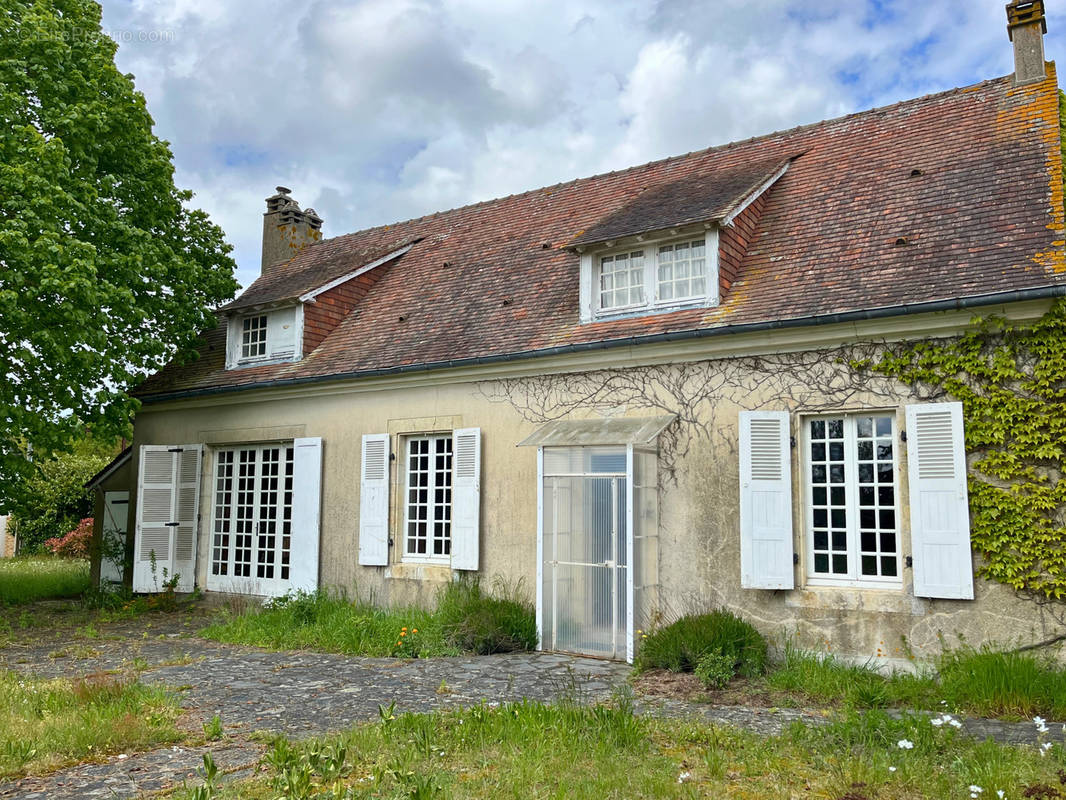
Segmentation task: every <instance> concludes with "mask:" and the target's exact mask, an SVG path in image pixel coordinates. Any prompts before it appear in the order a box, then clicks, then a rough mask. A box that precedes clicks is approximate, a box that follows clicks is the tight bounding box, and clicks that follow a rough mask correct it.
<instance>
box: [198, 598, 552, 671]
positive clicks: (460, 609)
mask: <svg viewBox="0 0 1066 800" xmlns="http://www.w3.org/2000/svg"><path fill="white" fill-rule="evenodd" d="M501 595H502V596H501ZM201 634H202V635H203V636H205V637H207V638H209V639H215V640H217V641H220V642H230V643H234V644H250V645H256V646H259V647H269V648H273V649H277V650H292V649H312V650H326V651H329V652H335V653H347V654H350V655H364V656H399V657H405V658H427V657H430V656H446V655H459V654H460V653H463V652H474V653H485V654H487V653H498V652H509V651H512V650H527V649H532V648H533V647H534V646H535V645H536V620H535V615H534V612H533V606H532V604H530V603H528V602H526V601H524V600H522V599H520V589H516V590H514V591H512V592H504V591H502V590H498V591H497V595H496V596H493V595H491V594H489V593H488V592H486V591H484V590H483V589H482V587H481V585H480V583H478V582H477V581H469V582H459V583H452V584H448V586H446V587H445V588H444V589H443V590H442V592H441V594H440V597H439V598H438V605H437V610H436V611H433V612H431V611H427V610H425V609H421V608H393V609H388V608H380V607H378V606H375V605H373V604H371V603H366V602H361V601H354V602H353V601H350V600H348V599H347V598H346V597H344V596H343V595H340V594H337V593H331V592H327V591H319V592H316V593H314V594H308V593H298V594H294V595H288V596H286V597H283V598H279V599H277V600H275V601H272V602H271V603H269V604H268V605H267V606H266V607H264V608H261V609H246V610H243V611H240V612H236V613H233V612H231V613H229V614H228V615H227V616H226V617H225V618H224V619H223V621H222V622H220V623H218V624H215V625H212V626H210V627H208V628H206V629H204V630H203V631H202V632H201Z"/></svg>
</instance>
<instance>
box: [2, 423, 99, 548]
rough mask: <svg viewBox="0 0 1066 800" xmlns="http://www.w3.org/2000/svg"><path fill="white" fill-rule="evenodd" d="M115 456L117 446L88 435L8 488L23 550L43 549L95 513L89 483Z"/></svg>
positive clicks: (9, 508)
mask: <svg viewBox="0 0 1066 800" xmlns="http://www.w3.org/2000/svg"><path fill="white" fill-rule="evenodd" d="M114 455H115V447H114V445H112V444H110V443H101V442H97V441H95V440H93V439H90V438H85V439H83V440H82V441H80V442H77V443H76V444H75V445H74V449H73V451H72V452H70V453H62V454H60V455H58V456H56V457H55V458H52V459H49V460H47V461H41V462H39V463H37V464H36V465H35V467H36V472H35V474H34V475H32V476H31V477H29V478H26V479H24V480H20V481H18V482H17V483H16V484H15V485H13V486H8V487H6V489H5V494H6V496H7V498H8V502H7V509H8V510H9V511H10V512H11V515H12V518H13V522H14V525H15V528H16V530H17V532H18V539H19V548H20V552H22V553H36V552H40V551H41V550H43V549H44V543H45V540H46V539H55V538H61V537H63V536H64V535H66V534H67V533H68V532H70V531H72V530H73V529H74V528H75V527H76V526H77V524H78V522H79V520H82V519H84V518H86V517H89V516H92V513H93V503H92V493H91V491H90V490H89V489H86V488H85V482H86V481H87V480H89V479H90V478H91V477H92V476H93V475H95V474H96V473H97V472H98V471H99V470H100V469H101V468H102V467H103V466H104V465H105V464H107V462H108V461H110V460H111V458H112V457H113V456H114ZM9 524H11V523H9Z"/></svg>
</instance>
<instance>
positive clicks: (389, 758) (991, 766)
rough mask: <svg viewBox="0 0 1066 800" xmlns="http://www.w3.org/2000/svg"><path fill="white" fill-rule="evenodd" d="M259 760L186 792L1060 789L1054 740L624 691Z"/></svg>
mask: <svg viewBox="0 0 1066 800" xmlns="http://www.w3.org/2000/svg"><path fill="white" fill-rule="evenodd" d="M900 742H906V743H909V744H912V745H913V747H911V748H910V749H907V748H906V747H900ZM264 763H265V765H266V774H261V775H259V776H257V777H254V778H252V779H246V780H243V781H238V782H235V783H231V784H227V785H226V786H222V787H211V788H210V789H207V790H204V789H203V787H196V789H195V790H189V791H188V792H186V793H185V796H186V797H188V798H194V797H195V798H199V799H201V800H202V799H203V798H211V797H217V798H228V799H229V800H253V799H254V800H260V798H261V799H262V800H267V798H276V797H279V796H281V797H286V798H290V799H291V800H302V799H303V798H310V797H333V798H370V797H389V798H401V797H403V798H493V799H494V800H495V798H500V797H523V798H526V797H529V798H568V800H569V799H571V798H573V799H574V800H584V799H585V798H588V799H589V800H591V799H592V798H596V800H599V799H600V798H604V797H626V798H652V797H654V798H695V797H715V798H718V797H723V798H725V797H730V798H790V797H822V798H832V799H833V800H843V798H847V800H875V799H877V798H884V799H885V800H887V799H888V798H893V799H900V800H917V799H918V798H936V800H956V798H957V799H958V800H968V798H969V797H970V793H971V790H970V788H969V787H970V786H971V785H977V786H980V787H981V789H982V790H983V793H982V796H984V797H991V798H995V797H996V796H997V795H996V792H997V790H1002V791H1003V792H1004V793H1005V795H1006V796H1008V797H1011V798H1016V797H1021V796H1023V793H1024V792H1025V791H1026V790H1027V789H1031V788H1032V787H1036V786H1038V785H1046V786H1052V785H1054V786H1056V787H1057V786H1058V785H1059V778H1058V776H1057V774H1056V772H1057V770H1059V769H1062V768H1063V765H1064V763H1066V761H1064V754H1063V750H1062V747H1061V746H1056V747H1054V748H1052V749H1051V751H1050V754H1048V755H1046V756H1044V757H1041V756H1040V755H1039V754H1038V752H1037V751H1035V750H1034V749H1032V748H1024V749H1023V748H1010V747H1004V746H999V745H996V744H993V743H977V742H975V741H974V740H972V739H968V738H966V737H964V736H960V735H959V734H958V733H957V732H956V731H955V730H954V729H952V728H950V727H949V728H944V727H939V728H938V727H934V726H933V725H931V723H930V721H929V720H928V719H927V718H921V717H914V718H904V719H902V720H894V719H891V718H889V717H887V716H886V715H884V714H881V713H878V712H871V713H869V714H867V715H857V714H852V715H849V716H843V717H841V718H839V719H838V720H836V721H834V722H832V723H831V724H829V725H827V726H825V727H823V728H805V727H802V726H795V727H793V728H792V729H790V730H789V731H787V732H786V733H785V734H783V735H780V736H761V735H757V734H754V733H748V732H744V731H740V730H737V729H734V728H729V727H718V726H713V725H709V724H705V723H699V722H694V721H680V720H667V719H652V718H644V717H636V716H634V715H633V713H632V708H631V706H630V703H629V702H628V700H626V699H625V698H624V697H622V698H619V699H618V702H616V703H615V704H613V705H612V706H610V707H603V706H600V707H593V708H587V707H580V706H575V705H568V704H563V705H556V706H546V705H542V704H539V703H532V702H522V703H515V704H509V705H503V706H500V707H498V708H489V707H486V706H477V707H474V708H472V709H469V710H465V711H450V712H437V713H433V714H425V715H412V714H404V715H402V716H396V715H394V714H393V713H392V712H391V710H390V709H382V711H381V720H380V721H378V722H375V723H372V724H367V725H362V726H360V727H357V728H355V729H353V730H351V731H349V732H347V733H345V734H342V735H340V736H335V737H330V738H328V739H324V740H312V741H304V742H300V743H295V744H294V743H290V742H288V741H286V740H283V739H279V740H277V741H275V742H274V744H273V745H272V746H271V747H270V748H269V750H268V752H267V754H266V756H265V757H264ZM1052 791H1055V790H1054V789H1052ZM194 792H197V793H195V794H194ZM1027 796H1041V797H1049V798H1050V797H1056V796H1060V795H1056V794H1047V795H1033V794H1032V792H1030V794H1029V795H1027Z"/></svg>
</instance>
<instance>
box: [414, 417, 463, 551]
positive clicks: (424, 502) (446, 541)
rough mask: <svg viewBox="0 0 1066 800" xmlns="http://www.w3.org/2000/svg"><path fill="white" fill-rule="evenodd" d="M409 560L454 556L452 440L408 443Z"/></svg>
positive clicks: (437, 438) (445, 437)
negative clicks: (411, 557) (418, 557)
mask: <svg viewBox="0 0 1066 800" xmlns="http://www.w3.org/2000/svg"><path fill="white" fill-rule="evenodd" d="M406 473H407V476H406V477H407V503H406V509H405V511H406V518H407V526H406V530H407V536H406V540H405V543H404V553H405V555H408V556H437V557H443V556H447V555H448V554H449V553H450V552H451V500H452V491H451V490H452V437H451V436H450V435H443V436H427V437H418V438H411V439H408V440H407V467H406Z"/></svg>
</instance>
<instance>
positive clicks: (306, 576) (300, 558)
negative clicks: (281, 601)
mask: <svg viewBox="0 0 1066 800" xmlns="http://www.w3.org/2000/svg"><path fill="white" fill-rule="evenodd" d="M292 445H293V454H292V532H291V536H292V546H291V547H290V549H289V565H290V570H289V581H290V585H291V588H292V589H302V590H303V591H307V592H313V591H314V590H315V589H317V588H318V549H319V538H320V520H321V508H322V439H321V438H319V437H317V436H316V437H308V438H305V439H296V440H295V441H293V443H292Z"/></svg>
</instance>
